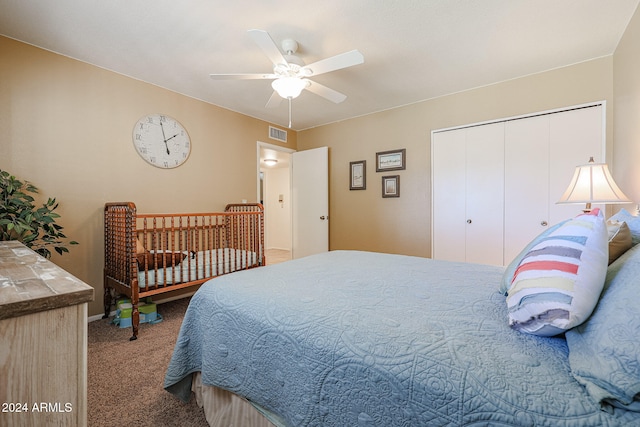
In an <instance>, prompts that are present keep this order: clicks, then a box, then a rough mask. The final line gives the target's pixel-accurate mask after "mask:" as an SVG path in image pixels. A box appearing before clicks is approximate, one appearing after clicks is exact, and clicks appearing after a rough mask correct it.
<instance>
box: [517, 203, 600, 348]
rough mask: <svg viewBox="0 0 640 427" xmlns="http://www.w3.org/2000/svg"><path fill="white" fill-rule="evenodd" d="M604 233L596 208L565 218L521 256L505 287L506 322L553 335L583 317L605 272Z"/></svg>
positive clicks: (520, 329) (598, 211) (572, 325)
mask: <svg viewBox="0 0 640 427" xmlns="http://www.w3.org/2000/svg"><path fill="white" fill-rule="evenodd" d="M608 261H609V256H608V234H607V227H606V225H605V221H604V217H603V216H602V214H601V213H600V210H599V209H594V210H593V211H591V212H590V213H587V214H581V215H578V216H577V217H575V218H573V219H571V220H570V221H567V222H565V223H564V224H562V226H560V227H558V228H557V229H556V230H554V231H553V232H551V233H549V234H548V235H547V236H546V237H545V238H543V239H540V240H539V242H538V243H537V244H536V245H533V246H532V247H531V248H530V250H529V251H528V252H527V254H525V256H523V257H522V260H521V261H520V264H519V265H518V267H517V268H516V270H515V273H514V275H513V280H512V282H511V285H510V286H509V290H508V291H507V307H508V309H509V325H510V326H511V327H512V328H514V329H516V330H518V331H522V332H526V333H529V334H534V335H541V336H553V335H557V334H560V333H563V332H564V331H566V330H568V329H571V328H573V327H574V326H577V325H579V324H581V323H582V322H584V321H585V320H586V319H587V318H588V317H589V315H591V312H592V311H593V309H594V307H595V306H596V304H597V302H598V298H599V297H600V292H602V287H603V285H604V279H605V276H606V273H607V265H608Z"/></svg>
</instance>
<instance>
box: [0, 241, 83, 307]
mask: <svg viewBox="0 0 640 427" xmlns="http://www.w3.org/2000/svg"><path fill="white" fill-rule="evenodd" d="M92 300H93V288H92V287H91V286H89V285H87V284H86V283H84V282H83V281H81V280H80V279H78V278H76V277H74V276H73V275H71V274H70V273H68V272H66V271H65V270H63V269H62V268H60V267H58V266H57V265H55V264H54V263H52V262H51V261H49V260H47V259H46V258H43V257H41V256H40V255H38V254H37V253H35V252H34V251H33V250H31V249H29V248H28V247H26V246H25V245H23V244H22V243H20V242H18V241H1V242H0V320H2V319H8V318H10V317H17V316H23V315H25V314H31V313H36V312H39V311H45V310H52V309H54V308H61V307H67V306H70V305H77V304H82V303H85V302H89V301H92Z"/></svg>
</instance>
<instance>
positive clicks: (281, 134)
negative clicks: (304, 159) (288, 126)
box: [269, 126, 287, 142]
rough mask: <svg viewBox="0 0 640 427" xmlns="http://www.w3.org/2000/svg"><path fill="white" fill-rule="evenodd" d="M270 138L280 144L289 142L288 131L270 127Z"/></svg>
mask: <svg viewBox="0 0 640 427" xmlns="http://www.w3.org/2000/svg"><path fill="white" fill-rule="evenodd" d="M269 138H271V139H275V140H277V141H280V142H287V131H286V130H282V129H278V128H274V127H273V126H269Z"/></svg>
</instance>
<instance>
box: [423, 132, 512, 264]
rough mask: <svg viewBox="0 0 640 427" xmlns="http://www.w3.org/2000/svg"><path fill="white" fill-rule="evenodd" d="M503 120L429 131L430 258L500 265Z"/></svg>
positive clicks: (502, 208)
mask: <svg viewBox="0 0 640 427" xmlns="http://www.w3.org/2000/svg"><path fill="white" fill-rule="evenodd" d="M503 141H504V124H503V123H496V124H492V125H485V126H478V127H471V128H466V129H458V130H452V131H444V132H438V133H434V135H433V139H432V144H433V146H432V156H433V159H434V161H433V162H432V173H433V175H432V184H433V187H432V191H433V195H432V197H433V207H434V208H433V237H432V238H433V254H432V256H433V258H435V259H441V260H448V261H466V262H473V263H482V264H494V265H502V259H503V226H502V223H503V210H504V177H503V170H504V142H503Z"/></svg>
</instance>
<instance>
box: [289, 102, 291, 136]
mask: <svg viewBox="0 0 640 427" xmlns="http://www.w3.org/2000/svg"><path fill="white" fill-rule="evenodd" d="M289 129H291V97H289Z"/></svg>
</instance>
